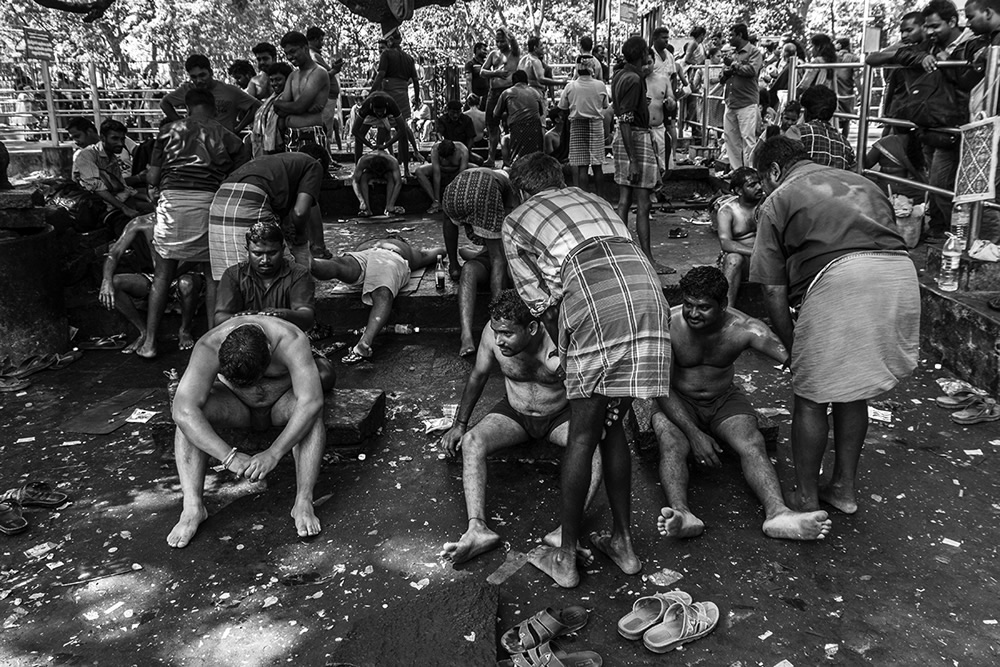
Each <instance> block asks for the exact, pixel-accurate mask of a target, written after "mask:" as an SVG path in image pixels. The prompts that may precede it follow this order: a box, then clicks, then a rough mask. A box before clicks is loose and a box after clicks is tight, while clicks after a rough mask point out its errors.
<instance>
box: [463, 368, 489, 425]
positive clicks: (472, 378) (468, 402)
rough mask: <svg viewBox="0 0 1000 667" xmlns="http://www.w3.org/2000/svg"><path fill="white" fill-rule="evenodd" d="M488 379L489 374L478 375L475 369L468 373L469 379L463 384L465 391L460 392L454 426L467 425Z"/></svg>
mask: <svg viewBox="0 0 1000 667" xmlns="http://www.w3.org/2000/svg"><path fill="white" fill-rule="evenodd" d="M489 378H490V376H489V374H487V373H479V372H477V371H476V370H475V369H473V370H472V372H471V373H469V379H468V380H466V382H465V389H463V390H462V400H461V401H459V404H458V412H456V413H455V423H456V424H462V425H463V426H468V425H469V419H471V418H472V411H473V410H475V409H476V404H477V403H479V399H480V397H481V396H482V395H483V389H484V388H485V387H486V381H487V380H489Z"/></svg>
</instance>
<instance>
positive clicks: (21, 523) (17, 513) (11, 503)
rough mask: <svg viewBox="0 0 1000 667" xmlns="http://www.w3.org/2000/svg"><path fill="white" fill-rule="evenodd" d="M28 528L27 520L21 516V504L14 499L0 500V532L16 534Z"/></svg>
mask: <svg viewBox="0 0 1000 667" xmlns="http://www.w3.org/2000/svg"><path fill="white" fill-rule="evenodd" d="M26 530H28V522H27V521H25V519H24V517H23V516H21V505H20V504H19V503H18V502H17V501H16V500H0V533H3V534H4V535H17V534H18V533H23V532H24V531H26Z"/></svg>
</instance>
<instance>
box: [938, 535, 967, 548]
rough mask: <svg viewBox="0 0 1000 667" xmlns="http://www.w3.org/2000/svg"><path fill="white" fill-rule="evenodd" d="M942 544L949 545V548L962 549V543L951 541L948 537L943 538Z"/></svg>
mask: <svg viewBox="0 0 1000 667" xmlns="http://www.w3.org/2000/svg"><path fill="white" fill-rule="evenodd" d="M941 544H947V545H948V546H949V547H960V546H962V543H961V542H956V541H955V540H952V539H949V538H947V537H942V538H941Z"/></svg>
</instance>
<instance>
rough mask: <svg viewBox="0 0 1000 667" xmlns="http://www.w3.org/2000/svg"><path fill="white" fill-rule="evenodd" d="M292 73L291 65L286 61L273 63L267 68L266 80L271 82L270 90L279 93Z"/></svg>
mask: <svg viewBox="0 0 1000 667" xmlns="http://www.w3.org/2000/svg"><path fill="white" fill-rule="evenodd" d="M291 75H292V66H291V65H289V64H288V63H274V64H273V65H271V66H270V67H268V68H267V80H268V83H270V84H271V92H273V93H281V91H283V90H284V89H285V82H287V81H288V77H290V76H291Z"/></svg>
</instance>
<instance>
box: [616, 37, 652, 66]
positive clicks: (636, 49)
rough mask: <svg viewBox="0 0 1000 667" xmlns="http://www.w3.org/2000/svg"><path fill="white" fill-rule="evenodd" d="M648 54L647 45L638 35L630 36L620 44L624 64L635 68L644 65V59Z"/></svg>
mask: <svg viewBox="0 0 1000 667" xmlns="http://www.w3.org/2000/svg"><path fill="white" fill-rule="evenodd" d="M648 53H649V45H648V44H646V40H645V39H643V38H642V37H641V36H639V35H632V36H631V37H629V38H628V39H626V40H625V43H624V44H622V57H623V58H625V62H627V63H628V64H630V65H634V66H636V67H642V66H643V65H644V64H646V57H647V54H648Z"/></svg>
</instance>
